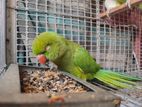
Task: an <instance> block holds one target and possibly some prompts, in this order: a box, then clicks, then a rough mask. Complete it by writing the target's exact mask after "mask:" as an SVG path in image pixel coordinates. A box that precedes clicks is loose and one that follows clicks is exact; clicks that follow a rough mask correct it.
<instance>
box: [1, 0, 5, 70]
mask: <svg viewBox="0 0 142 107" xmlns="http://www.w3.org/2000/svg"><path fill="white" fill-rule="evenodd" d="M5 1H6V0H0V68H1V67H3V66H4V65H5V63H6V62H5V4H6V3H5Z"/></svg>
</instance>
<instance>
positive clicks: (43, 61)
mask: <svg viewBox="0 0 142 107" xmlns="http://www.w3.org/2000/svg"><path fill="white" fill-rule="evenodd" d="M37 59H38V61H39V63H41V64H45V63H46V62H47V58H46V56H45V55H43V54H41V55H38V56H37Z"/></svg>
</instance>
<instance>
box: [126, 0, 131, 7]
mask: <svg viewBox="0 0 142 107" xmlns="http://www.w3.org/2000/svg"><path fill="white" fill-rule="evenodd" d="M126 5H127V6H128V7H129V8H131V0H127V1H126Z"/></svg>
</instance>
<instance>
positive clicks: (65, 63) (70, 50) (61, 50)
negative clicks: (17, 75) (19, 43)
mask: <svg viewBox="0 0 142 107" xmlns="http://www.w3.org/2000/svg"><path fill="white" fill-rule="evenodd" d="M47 46H48V47H50V49H49V50H48V51H47V50H46V47H47ZM32 50H33V53H34V54H35V55H38V54H44V55H45V56H46V57H47V58H48V59H49V60H51V61H53V62H54V63H55V64H56V65H57V66H58V68H59V69H60V70H63V71H67V72H69V73H71V74H72V75H75V76H77V77H78V78H81V79H84V80H93V79H94V78H96V79H98V80H100V81H102V82H103V83H105V84H107V85H109V86H112V87H113V88H130V87H132V86H134V85H135V81H139V80H142V79H140V78H137V77H132V76H128V75H126V74H121V73H118V72H112V71H108V70H102V69H100V65H98V64H97V63H96V61H95V60H94V59H93V58H92V57H91V55H90V54H89V52H88V51H87V50H86V49H85V48H83V47H82V46H80V45H79V44H76V43H74V42H72V41H69V40H67V39H65V38H63V37H62V36H60V35H58V34H57V33H54V32H44V33H41V34H40V35H39V36H36V38H35V39H34V41H33V44H32Z"/></svg>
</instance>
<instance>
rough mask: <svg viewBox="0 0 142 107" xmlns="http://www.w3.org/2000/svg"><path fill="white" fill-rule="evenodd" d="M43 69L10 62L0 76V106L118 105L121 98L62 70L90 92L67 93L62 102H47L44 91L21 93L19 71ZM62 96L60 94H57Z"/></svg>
mask: <svg viewBox="0 0 142 107" xmlns="http://www.w3.org/2000/svg"><path fill="white" fill-rule="evenodd" d="M33 69H45V68H39V67H29V66H19V65H16V64H11V65H10V67H9V68H8V70H7V72H5V74H3V76H2V77H1V78H0V107H9V106H10V107H18V106H22V107H37V106H38V107H119V106H120V102H121V99H120V97H117V96H115V95H113V94H111V93H109V92H107V91H105V90H103V89H101V88H99V87H97V86H95V85H92V84H90V83H88V82H86V81H83V80H80V79H78V78H76V77H74V76H72V75H70V74H69V73H67V72H62V73H63V74H64V75H67V76H69V77H70V78H72V79H74V80H75V81H77V82H78V83H80V84H82V85H84V86H85V87H88V88H89V89H90V90H92V92H84V93H67V94H66V95H65V96H64V100H65V101H64V102H55V103H52V104H49V103H48V99H49V98H48V97H47V95H46V94H45V93H38V94H25V93H21V84H20V76H19V72H20V71H21V70H33ZM58 96H62V95H60V94H59V95H58Z"/></svg>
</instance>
